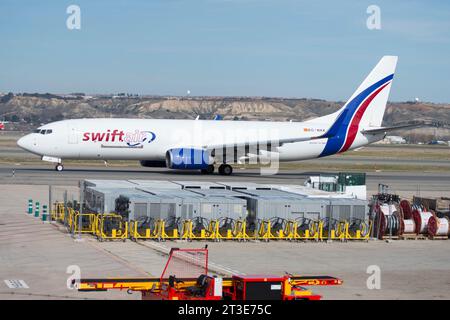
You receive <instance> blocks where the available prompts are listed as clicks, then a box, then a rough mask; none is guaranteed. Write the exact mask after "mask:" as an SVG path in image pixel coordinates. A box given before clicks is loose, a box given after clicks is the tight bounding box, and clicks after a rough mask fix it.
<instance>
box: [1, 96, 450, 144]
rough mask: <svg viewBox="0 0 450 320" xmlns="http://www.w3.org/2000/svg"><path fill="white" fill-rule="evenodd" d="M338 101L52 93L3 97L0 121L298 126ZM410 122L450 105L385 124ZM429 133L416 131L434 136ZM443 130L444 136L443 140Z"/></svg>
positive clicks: (438, 115)
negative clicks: (133, 120)
mask: <svg viewBox="0 0 450 320" xmlns="http://www.w3.org/2000/svg"><path fill="white" fill-rule="evenodd" d="M342 104H343V102H334V101H325V100H318V99H283V98H261V97H255V98H247V97H189V98H180V97H135V96H133V97H119V98H118V97H111V96H96V97H84V96H81V95H79V96H59V95H53V94H22V95H13V94H9V95H5V96H3V97H1V98H0V119H1V120H6V121H12V122H13V123H11V124H9V129H10V130H29V129H31V128H34V127H36V126H38V125H40V124H42V123H47V122H51V121H57V120H62V119H70V118H92V117H126V118H149V119H151V118H154V119H158V118H167V119H193V118H195V117H196V116H197V115H200V117H201V118H202V119H211V118H213V117H214V115H216V114H220V115H221V116H222V117H223V118H224V119H233V120H268V119H270V120H277V121H287V120H293V121H300V120H306V119H310V118H314V117H317V116H322V115H325V114H328V113H331V112H333V111H335V110H337V109H338V108H339V107H340V106H342ZM412 120H432V121H441V122H447V123H450V105H449V104H432V103H411V102H399V103H389V104H388V107H387V110H386V116H385V123H384V124H385V125H390V124H394V123H400V122H405V121H412ZM433 132H434V131H433V129H431V131H430V129H420V130H415V133H416V134H419V135H425V134H428V135H429V134H433ZM448 134H449V132H447V130H445V132H443V136H444V137H446V136H447V135H448Z"/></svg>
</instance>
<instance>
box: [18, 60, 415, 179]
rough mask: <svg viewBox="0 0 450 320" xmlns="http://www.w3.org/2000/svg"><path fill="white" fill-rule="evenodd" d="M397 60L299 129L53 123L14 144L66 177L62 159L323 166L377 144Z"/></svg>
mask: <svg viewBox="0 0 450 320" xmlns="http://www.w3.org/2000/svg"><path fill="white" fill-rule="evenodd" d="M396 64H397V57H396V56H384V57H383V58H382V59H381V60H380V61H379V62H378V64H377V65H376V66H375V68H374V69H373V70H372V71H371V72H370V74H369V75H368V76H367V77H366V79H365V80H364V81H363V82H362V84H361V85H360V86H359V87H358V89H357V90H356V91H355V92H354V93H353V95H352V96H351V97H350V99H349V100H348V101H347V103H345V105H344V106H343V107H342V108H341V109H340V110H338V111H336V112H334V113H332V114H329V115H326V116H323V117H319V118H316V119H312V120H308V121H304V122H270V121H226V120H220V121H217V120H165V119H114V118H110V119H76V120H63V121H57V122H52V123H49V124H46V125H43V126H41V127H39V128H38V129H36V130H35V131H34V132H33V133H31V134H28V135H26V136H24V137H22V138H20V139H19V140H18V142H17V144H18V145H19V146H20V147H21V148H23V149H25V150H27V151H29V152H32V153H35V154H37V155H40V156H41V157H42V160H44V161H49V162H53V163H55V164H56V167H55V169H56V170H57V171H62V170H63V160H64V159H99V160H104V161H107V160H139V161H140V163H141V165H142V166H145V167H168V168H170V169H180V170H200V171H201V172H202V173H206V174H210V173H213V172H214V168H215V167H214V165H219V168H218V171H219V173H220V174H223V175H230V174H231V173H232V171H233V169H232V166H231V165H230V164H233V163H261V162H265V163H269V162H270V163H272V162H276V161H296V160H305V159H314V158H321V157H325V156H329V155H333V154H336V153H340V152H345V151H347V150H352V149H355V148H359V147H362V146H365V145H367V144H370V143H373V142H376V141H379V140H382V139H383V138H384V137H385V135H386V134H387V133H388V132H390V131H394V130H397V129H404V128H408V127H417V126H418V125H417V124H404V125H398V126H392V127H383V126H381V124H382V120H383V115H384V112H385V109H386V103H387V100H388V96H389V92H390V89H391V86H392V79H393V77H394V71H395V67H396Z"/></svg>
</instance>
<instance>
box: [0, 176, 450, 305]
mask: <svg viewBox="0 0 450 320" xmlns="http://www.w3.org/2000/svg"><path fill="white" fill-rule="evenodd" d="M89 176H90V177H92V175H89ZM163 177H166V176H164V175H163ZM188 177H190V179H191V180H192V176H188ZM141 178H142V177H141ZM178 179H179V177H178ZM221 179H223V177H221ZM406 181H407V180H406ZM0 189H1V190H2V192H1V193H0V201H1V203H2V206H1V207H0V257H1V263H0V275H1V279H0V280H1V281H0V299H139V298H140V295H139V294H138V293H134V294H131V295H130V294H127V293H126V292H125V291H117V292H114V291H109V292H77V291H76V290H73V289H69V288H68V287H67V281H68V278H69V276H71V273H70V272H69V273H67V271H68V268H69V271H70V270H71V269H70V268H71V267H70V266H78V267H79V269H80V271H81V277H82V278H107V277H159V276H160V274H161V271H162V269H163V267H164V265H165V262H166V259H167V252H168V251H169V249H170V248H171V247H195V248H199V247H203V246H204V245H205V242H191V243H188V242H184V241H167V242H164V243H159V242H153V241H148V242H138V243H135V242H131V241H129V240H127V241H126V242H121V241H120V242H98V241H97V240H95V239H94V238H93V237H92V236H90V235H83V237H82V238H81V240H80V239H78V238H77V236H76V235H75V236H72V235H70V234H68V233H67V231H66V230H65V228H64V227H63V226H61V225H59V224H56V223H44V222H42V221H40V220H39V219H38V218H35V217H33V216H32V215H29V214H27V213H26V210H27V201H28V199H29V198H30V199H33V200H34V201H40V202H41V205H42V204H44V203H46V202H48V196H49V195H48V185H38V184H34V185H21V184H6V185H5V184H2V185H0ZM63 190H67V191H68V193H69V195H76V194H77V192H78V188H77V187H76V186H74V185H71V186H61V187H55V188H54V189H53V193H54V194H53V196H56V195H57V193H60V192H62V191H63ZM449 244H450V243H449V242H448V241H445V240H436V241H432V240H401V241H394V240H393V241H389V242H384V241H376V240H374V241H370V242H368V243H365V242H361V243H357V242H347V243H339V242H332V243H309V242H308V243H294V242H281V241H280V242H277V241H271V242H269V243H265V242H246V243H237V242H220V243H216V242H208V245H209V252H210V265H211V267H212V271H213V272H215V273H220V274H224V275H231V274H241V273H245V274H276V275H283V274H284V273H285V272H289V273H292V274H298V275H330V276H335V277H339V278H341V279H342V280H343V281H344V284H343V285H342V286H339V287H316V288H313V289H314V292H316V293H319V294H322V295H323V296H324V298H325V299H450V290H449V288H450V245H449ZM374 266H375V268H379V270H380V281H381V282H380V283H381V288H380V289H369V288H368V286H367V281H368V279H369V276H370V275H371V274H369V273H368V272H367V271H368V268H369V269H370V268H373V267H374ZM72 268H73V267H72ZM72 270H73V269H72ZM5 280H22V281H23V282H24V283H25V285H26V287H25V288H10V287H8V285H7V283H6V282H5Z"/></svg>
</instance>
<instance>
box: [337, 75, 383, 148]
mask: <svg viewBox="0 0 450 320" xmlns="http://www.w3.org/2000/svg"><path fill="white" fill-rule="evenodd" d="M389 83H390V82H388V83H386V84H385V85H383V86H381V87H380V88H378V89H377V90H376V91H374V92H373V93H372V94H371V95H370V96H369V97H368V98H367V99H366V100H365V101H364V102H363V104H362V105H361V106H360V107H359V109H358V110H357V111H356V113H355V116H354V117H353V119H352V122H351V124H350V126H349V128H348V133H347V139H346V140H345V143H344V146H343V147H342V148H341V150H340V151H339V152H344V151H347V150H348V148H350V146H351V145H352V144H353V141H355V138H356V135H357V134H358V127H359V122H360V121H361V119H362V117H363V115H364V112H365V111H366V109H367V108H368V107H369V104H370V103H371V102H372V100H373V99H374V98H375V97H376V96H377V95H378V94H379V93H380V91H381V90H383V89H384V88H385V87H386V86H387V85H388V84H389Z"/></svg>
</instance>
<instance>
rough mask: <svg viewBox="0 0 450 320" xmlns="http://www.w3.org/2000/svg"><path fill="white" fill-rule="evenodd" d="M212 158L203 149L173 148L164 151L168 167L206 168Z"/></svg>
mask: <svg viewBox="0 0 450 320" xmlns="http://www.w3.org/2000/svg"><path fill="white" fill-rule="evenodd" d="M212 163H213V158H212V157H211V156H210V154H209V152H208V151H207V150H204V149H192V148H174V149H169V150H168V151H167V152H166V166H167V168H169V169H186V170H195V169H206V168H207V167H208V166H209V165H210V164H212Z"/></svg>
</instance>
